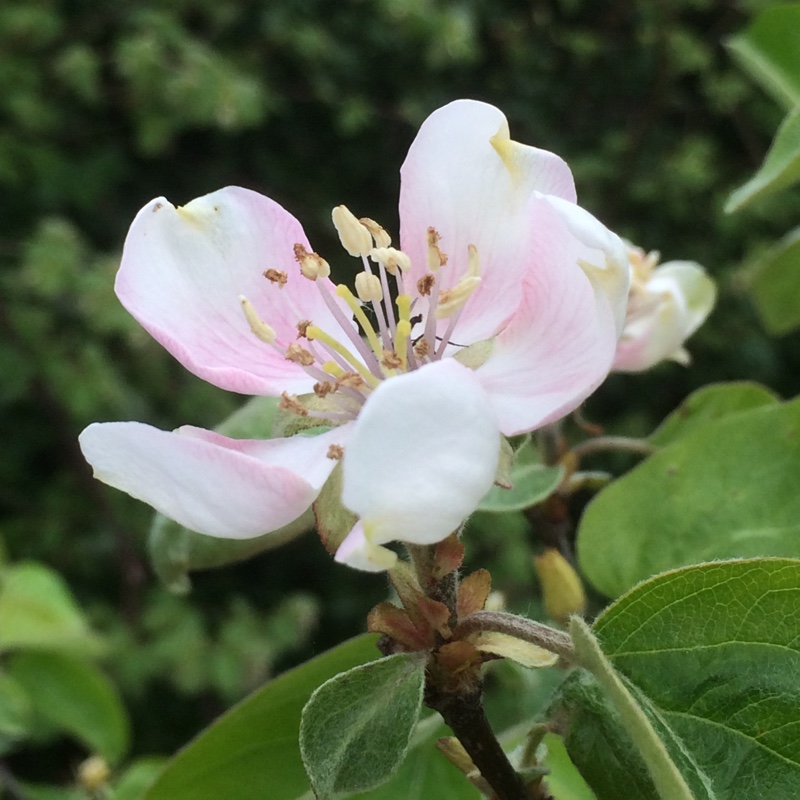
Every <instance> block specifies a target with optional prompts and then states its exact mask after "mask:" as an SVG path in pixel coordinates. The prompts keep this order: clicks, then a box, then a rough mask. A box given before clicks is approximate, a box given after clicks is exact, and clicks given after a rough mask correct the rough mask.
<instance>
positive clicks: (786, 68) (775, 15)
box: [728, 3, 800, 109]
mask: <svg viewBox="0 0 800 800" xmlns="http://www.w3.org/2000/svg"><path fill="white" fill-rule="evenodd" d="M798 30H800V4H798V3H776V4H774V5H772V6H771V7H768V8H765V9H764V10H763V11H762V12H761V13H759V14H758V15H757V16H756V17H755V19H754V20H753V21H752V22H751V23H750V25H748V26H747V28H746V29H745V30H744V31H743V32H742V33H740V34H738V35H737V36H734V37H732V38H731V39H729V40H728V47H729V48H730V50H731V52H732V53H733V55H734V57H735V58H736V60H737V61H738V62H739V63H740V64H741V66H742V67H743V68H744V69H745V70H746V71H747V72H749V73H750V75H751V76H752V77H753V78H755V80H757V81H758V82H759V83H760V84H761V86H762V87H763V88H764V89H765V90H766V91H767V92H769V93H770V94H771V95H772V96H773V97H774V98H775V99H776V100H777V101H778V102H779V103H782V104H783V105H784V106H785V107H786V108H787V109H790V108H794V107H795V106H798V105H800V45H798V38H797V31H798Z"/></svg>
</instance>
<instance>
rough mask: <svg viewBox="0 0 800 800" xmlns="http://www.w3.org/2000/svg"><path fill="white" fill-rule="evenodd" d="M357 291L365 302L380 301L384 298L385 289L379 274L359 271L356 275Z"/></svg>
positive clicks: (360, 298) (359, 297)
mask: <svg viewBox="0 0 800 800" xmlns="http://www.w3.org/2000/svg"><path fill="white" fill-rule="evenodd" d="M356 293H357V294H358V299H359V300H361V301H362V302H364V303H380V302H381V300H383V289H381V282H380V279H379V278H378V276H377V275H370V274H369V273H368V272H359V273H358V275H356Z"/></svg>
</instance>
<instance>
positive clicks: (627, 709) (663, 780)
mask: <svg viewBox="0 0 800 800" xmlns="http://www.w3.org/2000/svg"><path fill="white" fill-rule="evenodd" d="M569 631H570V634H571V635H572V640H573V641H574V642H575V655H576V656H577V662H578V663H579V664H580V665H581V666H582V667H583V668H584V669H587V670H588V671H589V672H591V673H592V675H594V677H595V678H596V679H597V682H598V683H599V684H600V686H601V687H602V689H603V691H604V692H605V693H606V695H607V696H608V698H609V699H610V700H611V702H612V703H613V704H614V706H615V708H616V709H617V711H618V712H619V716H620V719H621V721H622V724H623V726H624V727H625V730H626V731H627V732H628V735H629V736H630V737H631V740H632V741H633V743H634V745H635V747H636V749H637V750H638V751H639V755H641V757H642V760H643V761H644V763H645V765H646V766H647V771H648V772H649V773H650V777H651V779H652V781H653V783H654V784H655V787H656V791H657V792H658V796H659V797H661V798H662V799H663V800H693V798H694V795H693V794H692V792H691V790H690V789H689V787H688V786H687V785H686V781H685V780H684V778H683V775H681V773H680V771H679V770H678V768H677V767H676V766H675V762H673V760H672V758H670V755H669V753H668V752H667V748H666V747H665V746H664V742H663V741H662V740H661V737H660V736H659V735H658V734H657V733H656V731H655V729H654V728H653V725H652V723H651V722H650V720H649V719H648V718H647V715H646V714H645V713H644V711H642V708H641V706H640V705H639V704H638V703H637V702H636V700H635V699H634V697H633V696H632V695H631V693H630V692H629V691H628V689H627V687H626V686H625V684H624V683H623V682H622V680H621V679H620V677H619V675H618V674H617V672H616V670H615V669H614V667H613V666H612V665H611V663H610V662H609V660H608V659H607V658H606V657H605V655H604V653H603V651H602V650H601V649H600V645H599V644H598V642H597V639H595V637H594V634H593V633H592V631H591V629H590V628H589V626H588V625H587V624H586V623H585V622H584V621H583V620H582V619H580V617H573V618H572V619H571V620H570V626H569Z"/></svg>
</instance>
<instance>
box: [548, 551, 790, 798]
mask: <svg viewBox="0 0 800 800" xmlns="http://www.w3.org/2000/svg"><path fill="white" fill-rule="evenodd" d="M594 632H595V634H596V636H597V639H598V640H599V642H600V643H601V645H602V648H603V651H604V653H605V656H606V657H607V659H608V660H609V661H610V662H611V664H612V665H613V667H614V669H615V670H616V673H617V675H618V676H620V677H621V679H622V681H623V682H624V684H625V686H626V687H627V689H628V691H629V692H630V695H631V696H632V697H633V698H634V699H635V700H636V702H637V703H638V704H639V707H640V709H641V710H642V711H643V712H644V713H645V715H646V716H647V718H648V719H649V721H650V723H651V724H652V726H653V728H655V730H656V732H657V733H658V735H659V737H660V739H661V741H662V742H663V744H664V746H665V747H666V748H667V751H668V753H669V755H670V757H671V758H672V761H673V762H674V763H675V765H677V767H678V769H679V770H680V772H681V774H682V776H683V778H684V779H685V780H686V782H687V783H688V784H689V786H690V788H691V790H692V793H693V795H694V797H695V798H696V800H739V798H741V797H743V796H747V797H754V798H755V797H757V798H758V800H786V798H789V797H794V796H795V795H796V794H797V787H798V786H800V736H798V729H800V722H798V715H797V709H798V707H800V685H798V682H797V675H798V674H800V561H797V560H794V559H752V560H747V561H729V562H724V563H714V564H701V565H697V566H693V567H687V568H685V569H681V570H676V571H674V572H669V573H666V574H663V575H659V576H657V577H655V578H653V579H651V580H649V581H647V582H645V583H642V584H640V585H639V586H637V587H636V588H635V589H633V590H631V591H630V592H628V593H627V594H626V595H625V596H623V597H622V598H620V600H618V601H617V602H616V603H614V604H613V605H612V606H610V607H609V608H608V609H607V610H606V611H605V612H604V613H603V614H601V615H600V617H599V618H598V619H597V621H596V623H595V625H594ZM550 715H551V717H554V718H556V719H558V718H561V719H562V721H563V720H567V728H568V730H567V732H566V735H565V740H566V744H567V749H568V751H569V754H570V757H571V758H572V760H573V761H574V762H575V764H576V765H577V766H578V768H579V769H580V771H581V773H582V774H583V776H584V777H585V778H586V779H587V781H588V782H589V784H590V785H591V787H592V789H593V790H594V792H595V793H596V794H597V797H598V799H599V800H619V798H620V797H635V798H637V800H657V798H659V797H661V798H662V800H663V797H664V795H661V796H659V795H658V794H657V793H656V791H655V788H654V786H653V784H652V782H651V781H650V779H649V777H648V775H647V772H646V770H645V768H644V764H643V761H642V760H641V758H640V756H639V755H638V752H637V748H636V747H635V746H634V743H633V741H632V740H631V738H630V736H629V735H628V734H627V733H626V732H625V731H624V730H623V727H622V725H621V724H620V719H621V718H620V715H619V714H618V712H617V711H615V710H614V709H613V708H612V707H611V706H610V705H609V703H608V702H607V700H606V699H605V698H604V697H603V694H602V692H601V691H600V688H599V686H598V684H597V682H596V681H595V680H594V679H593V678H591V676H589V675H588V674H587V673H585V672H583V671H578V672H576V673H574V674H573V675H572V676H570V678H569V679H568V680H567V681H566V682H565V684H564V685H563V687H562V689H561V692H560V695H559V697H558V698H557V700H556V702H555V703H554V705H553V707H552V708H551V710H550Z"/></svg>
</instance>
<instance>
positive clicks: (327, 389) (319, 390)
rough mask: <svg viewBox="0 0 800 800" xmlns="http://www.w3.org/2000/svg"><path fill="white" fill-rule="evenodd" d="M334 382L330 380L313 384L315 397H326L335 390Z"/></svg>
mask: <svg viewBox="0 0 800 800" xmlns="http://www.w3.org/2000/svg"><path fill="white" fill-rule="evenodd" d="M336 388H337V387H336V384H335V383H331V382H330V381H320V382H319V383H315V384H314V394H315V395H317V397H327V396H328V395H329V394H330V393H331V392H335V391H336Z"/></svg>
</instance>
